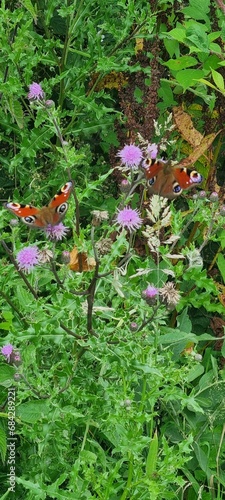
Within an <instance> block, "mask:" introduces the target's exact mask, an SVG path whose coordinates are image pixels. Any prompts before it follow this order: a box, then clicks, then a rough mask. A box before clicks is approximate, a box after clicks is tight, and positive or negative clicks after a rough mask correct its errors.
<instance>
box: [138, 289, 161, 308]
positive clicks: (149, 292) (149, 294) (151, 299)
mask: <svg viewBox="0 0 225 500" xmlns="http://www.w3.org/2000/svg"><path fill="white" fill-rule="evenodd" d="M158 293H159V291H158V288H156V287H155V286H153V285H148V286H147V288H146V290H143V292H142V294H141V296H142V298H143V299H144V300H145V301H146V302H147V304H149V305H153V304H155V302H156V298H157V295H158Z"/></svg>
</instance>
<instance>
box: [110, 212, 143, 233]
mask: <svg viewBox="0 0 225 500" xmlns="http://www.w3.org/2000/svg"><path fill="white" fill-rule="evenodd" d="M116 221H117V223H118V224H119V225H120V226H121V227H122V228H123V229H129V230H130V231H134V230H135V229H139V227H141V224H142V219H141V218H140V215H139V213H138V210H137V209H135V210H134V209H132V208H130V207H125V208H123V209H122V210H119V212H118V214H117V216H116Z"/></svg>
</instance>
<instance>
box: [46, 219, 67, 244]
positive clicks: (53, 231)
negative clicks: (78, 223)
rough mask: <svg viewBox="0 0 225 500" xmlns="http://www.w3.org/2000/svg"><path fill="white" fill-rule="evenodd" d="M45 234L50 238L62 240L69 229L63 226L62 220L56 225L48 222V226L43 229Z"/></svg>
mask: <svg viewBox="0 0 225 500" xmlns="http://www.w3.org/2000/svg"><path fill="white" fill-rule="evenodd" d="M44 231H45V234H46V236H47V238H49V239H50V240H56V241H59V240H62V239H63V238H64V237H65V236H66V234H67V232H68V231H69V229H68V227H66V226H64V224H63V223H62V222H60V223H59V224H57V225H56V226H52V225H51V224H48V226H47V227H46V228H45V229H44Z"/></svg>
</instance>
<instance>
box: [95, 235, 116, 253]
mask: <svg viewBox="0 0 225 500" xmlns="http://www.w3.org/2000/svg"><path fill="white" fill-rule="evenodd" d="M95 246H96V249H97V251H98V253H99V254H100V255H105V254H107V253H109V252H110V250H111V248H112V240H111V239H110V238H102V240H99V241H97V243H96V245H95Z"/></svg>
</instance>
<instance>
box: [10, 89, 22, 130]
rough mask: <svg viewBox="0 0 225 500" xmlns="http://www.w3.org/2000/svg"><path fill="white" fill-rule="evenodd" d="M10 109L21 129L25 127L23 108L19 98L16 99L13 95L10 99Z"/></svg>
mask: <svg viewBox="0 0 225 500" xmlns="http://www.w3.org/2000/svg"><path fill="white" fill-rule="evenodd" d="M8 102H9V109H10V113H11V115H12V117H13V119H14V120H15V121H16V123H17V125H18V127H19V128H20V129H22V128H23V108H22V106H21V104H20V102H19V101H18V99H14V97H13V96H11V97H10V99H9V101H8Z"/></svg>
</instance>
